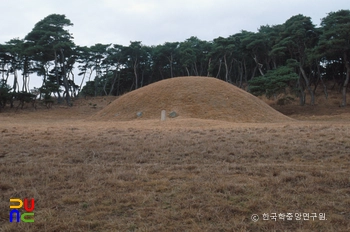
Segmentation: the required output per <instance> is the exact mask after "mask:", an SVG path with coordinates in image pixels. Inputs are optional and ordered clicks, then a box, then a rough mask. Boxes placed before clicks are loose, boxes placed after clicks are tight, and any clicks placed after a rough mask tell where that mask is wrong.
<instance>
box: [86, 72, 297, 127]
mask: <svg viewBox="0 0 350 232" xmlns="http://www.w3.org/2000/svg"><path fill="white" fill-rule="evenodd" d="M162 110H166V112H167V115H169V113H170V112H172V111H175V112H176V113H177V114H179V117H180V118H198V119H214V120H224V121H231V122H248V123H249V122H256V123H259V122H284V121H290V120H292V119H290V118H289V117H287V116H285V115H283V114H281V113H279V112H278V111H276V110H274V109H273V108H271V107H270V106H269V105H267V104H266V103H265V102H263V101H261V100H260V99H258V98H257V97H255V96H253V95H251V94H249V93H247V92H245V91H244V90H242V89H239V88H237V87H235V86H233V85H231V84H229V83H226V82H224V81H221V80H218V79H216V78H212V77H197V76H196V77H176V78H171V79H166V80H162V81H159V82H156V83H153V84H150V85H147V86H145V87H142V88H140V89H137V90H134V91H131V92H129V93H127V94H125V95H123V96H121V97H119V98H118V99H116V100H115V101H113V102H112V103H111V104H109V105H108V106H106V107H105V108H104V109H102V110H101V111H99V112H98V113H96V114H95V115H93V116H92V117H91V119H92V120H107V121H109V120H113V121H115V120H122V121H125V120H133V119H138V120H140V119H160V113H161V111H162ZM138 112H142V116H141V117H137V113H138Z"/></svg>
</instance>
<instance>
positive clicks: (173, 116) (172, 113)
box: [169, 111, 179, 118]
mask: <svg viewBox="0 0 350 232" xmlns="http://www.w3.org/2000/svg"><path fill="white" fill-rule="evenodd" d="M177 116H179V115H178V114H177V113H176V112H175V111H172V112H171V113H170V114H169V117H170V118H176V117H177Z"/></svg>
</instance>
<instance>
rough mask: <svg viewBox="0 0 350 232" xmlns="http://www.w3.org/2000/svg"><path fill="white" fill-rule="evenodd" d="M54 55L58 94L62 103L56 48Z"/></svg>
mask: <svg viewBox="0 0 350 232" xmlns="http://www.w3.org/2000/svg"><path fill="white" fill-rule="evenodd" d="M54 55H55V76H56V81H57V88H58V90H57V95H58V99H57V100H58V103H61V94H60V91H59V88H60V78H59V77H58V67H57V66H58V62H57V52H56V50H54Z"/></svg>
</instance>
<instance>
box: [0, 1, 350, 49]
mask: <svg viewBox="0 0 350 232" xmlns="http://www.w3.org/2000/svg"><path fill="white" fill-rule="evenodd" d="M0 2H1V9H2V10H1V14H0V22H1V23H0V31H1V33H0V43H4V42H6V41H9V40H10V39H13V38H16V37H19V38H20V39H22V38H24V36H25V35H26V34H28V33H29V32H30V31H31V30H32V28H33V27H34V25H35V23H37V22H38V21H40V20H41V19H43V18H45V17H46V16H47V15H49V14H53V13H56V14H65V15H66V17H67V18H68V19H70V20H71V21H72V23H73V24H74V26H73V27H70V28H69V31H70V32H71V33H73V36H74V42H75V43H76V44H77V45H81V46H83V45H87V46H90V45H94V44H96V43H113V44H122V45H129V42H130V41H142V43H143V44H145V45H158V44H163V43H164V42H174V41H177V42H181V41H184V40H185V39H187V38H189V37H191V36H197V37H198V38H199V39H202V40H207V41H210V40H213V39H214V38H217V37H219V36H223V37H227V36H229V35H232V34H235V33H238V32H240V31H241V30H242V29H244V30H247V31H256V30H257V28H259V27H260V26H261V25H266V24H269V25H275V24H282V23H284V22H285V21H286V20H287V19H288V18H290V17H291V16H293V15H296V14H303V15H305V16H310V17H311V18H312V20H313V22H314V24H316V25H319V23H320V19H321V18H323V17H325V16H326V15H327V13H329V12H331V11H337V10H340V9H349V8H350V3H349V1H348V0H327V1H325V0H307V1H305V0H240V1H238V0H98V1H97V0H11V1H9V0H0Z"/></svg>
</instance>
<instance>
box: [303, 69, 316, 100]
mask: <svg viewBox="0 0 350 232" xmlns="http://www.w3.org/2000/svg"><path fill="white" fill-rule="evenodd" d="M299 69H300V72H301V75H302V76H303V78H304V80H305V84H306V88H307V90H308V91H309V93H310V97H311V100H310V104H311V105H312V106H313V105H315V94H314V92H313V91H312V89H311V86H310V81H309V78H308V77H307V76H306V73H305V70H304V69H303V67H302V66H301V65H299Z"/></svg>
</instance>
